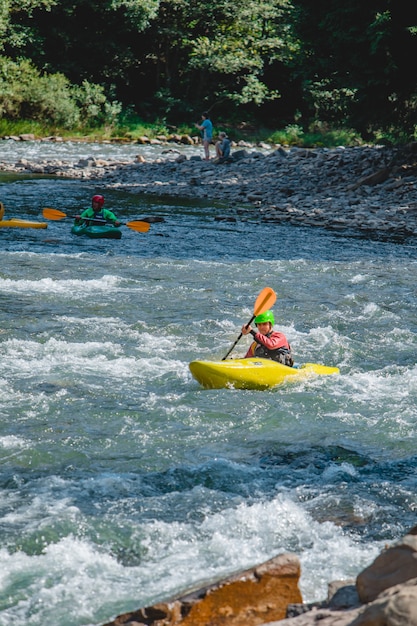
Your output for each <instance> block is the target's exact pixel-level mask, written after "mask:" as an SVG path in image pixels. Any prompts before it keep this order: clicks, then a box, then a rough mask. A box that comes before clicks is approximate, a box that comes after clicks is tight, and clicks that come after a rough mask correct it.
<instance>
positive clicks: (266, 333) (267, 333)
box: [242, 311, 294, 367]
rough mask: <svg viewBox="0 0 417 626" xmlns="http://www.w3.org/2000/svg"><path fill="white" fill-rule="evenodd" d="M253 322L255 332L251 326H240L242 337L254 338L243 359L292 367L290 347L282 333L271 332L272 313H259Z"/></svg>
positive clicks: (273, 321) (273, 322)
mask: <svg viewBox="0 0 417 626" xmlns="http://www.w3.org/2000/svg"><path fill="white" fill-rule="evenodd" d="M254 322H255V324H256V327H257V330H254V329H253V328H252V326H242V335H249V334H251V335H252V337H253V338H254V342H253V343H252V344H251V346H250V348H249V350H248V351H247V353H246V354H245V357H244V358H245V359H249V358H253V357H258V358H262V359H272V360H273V361H277V362H278V363H283V364H284V365H289V366H290V367H292V366H293V365H294V360H293V358H292V356H291V346H290V344H289V343H288V339H287V338H286V336H285V335H284V333H280V332H278V331H276V330H273V326H274V324H275V320H274V314H273V313H272V311H265V313H261V314H260V315H258V316H257V317H255V320H254Z"/></svg>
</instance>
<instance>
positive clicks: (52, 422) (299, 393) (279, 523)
mask: <svg viewBox="0 0 417 626" xmlns="http://www.w3.org/2000/svg"><path fill="white" fill-rule="evenodd" d="M42 145H43V144H42ZM42 145H41V144H34V146H32V147H31V149H33V150H35V152H36V151H38V152H37V155H38V156H40V151H41V150H42V149H43V148H42ZM19 149H20V146H19ZM48 149H50V146H48ZM56 149H57V150H59V147H58V146H57V148H56ZM65 149H66V150H68V146H66V147H65ZM92 150H93V147H90V151H89V152H90V153H92V152H91V151H92ZM109 150H111V148H109ZM70 153H71V151H70ZM71 154H72V155H73V158H74V160H77V159H78V158H79V156H80V153H79V150H78V147H77V145H74V147H73V152H72V153H71ZM32 158H33V157H32ZM101 192H103V193H104V195H105V196H106V206H108V207H109V208H112V209H114V210H115V211H116V213H117V214H118V215H119V216H121V217H122V219H123V220H125V221H128V220H132V219H140V218H141V217H148V216H153V217H162V218H163V219H164V220H165V221H163V222H156V223H152V224H151V229H150V231H149V232H148V233H146V234H144V233H137V232H134V231H132V230H130V229H128V228H127V227H125V228H124V230H123V237H122V239H121V240H120V241H108V240H98V241H97V240H96V241H93V240H88V239H83V238H81V237H80V238H77V237H74V236H73V235H71V233H70V225H71V219H69V218H68V219H64V220H62V221H56V222H49V223H48V228H47V229H46V230H27V229H24V230H23V229H22V230H14V229H13V230H12V229H0V303H1V308H0V319H1V324H0V354H1V359H0V381H1V386H0V398H1V402H0V415H1V420H0V458H1V468H0V525H1V535H0V542H1V543H0V625H1V626H15V625H16V626H17V625H20V624H22V623H24V624H25V625H26V626H44V625H45V624H50V623H54V624H55V625H56V626H97V625H100V624H103V623H104V622H106V621H109V620H110V619H112V618H114V617H115V616H116V615H118V614H120V613H124V612H127V611H130V610H134V609H137V608H139V607H142V606H146V605H150V604H154V603H156V602H158V601H161V600H165V599H167V598H169V597H171V596H173V595H179V594H181V593H183V592H185V591H186V590H188V589H189V588H190V587H195V586H196V585H200V584H201V586H203V585H204V583H205V582H206V581H208V580H211V579H216V578H221V577H226V576H228V575H229V574H230V573H232V572H235V571H237V570H240V569H245V568H249V567H252V566H254V565H255V564H258V563H260V562H263V561H265V560H267V559H269V558H272V557H273V556H275V555H277V554H279V553H281V552H288V551H289V552H293V553H296V554H297V555H298V557H299V559H300V562H301V568H302V575H301V580H300V588H301V592H302V595H303V600H304V601H305V602H311V601H314V600H322V599H324V598H325V597H326V595H327V583H328V582H330V581H332V580H340V579H351V578H354V577H355V576H356V575H357V574H358V573H359V572H360V571H361V570H362V569H364V567H366V566H367V565H369V564H370V563H371V562H372V560H373V559H374V558H375V557H376V556H377V555H378V554H379V553H380V551H381V550H382V548H383V546H384V545H385V544H386V543H390V542H392V541H395V540H396V539H397V538H399V537H401V536H402V535H404V534H405V533H406V532H407V530H409V529H410V528H411V527H412V526H414V525H415V523H416V518H415V512H416V508H417V496H416V494H417V484H416V483H417V473H416V439H417V425H416V423H417V422H416V417H417V409H416V406H417V375H416V374H417V366H416V358H415V355H416V349H417V322H416V320H417V296H416V287H415V275H416V270H417V261H416V252H417V244H416V242H415V241H412V240H408V241H407V242H398V241H389V240H387V241H380V240H377V239H375V240H365V239H361V238H360V237H345V236H343V235H342V234H335V233H331V232H327V231H325V230H320V229H308V228H303V227H296V226H291V225H278V224H268V223H265V222H263V223H262V222H258V221H257V220H256V219H255V218H253V219H250V220H248V221H243V220H241V219H240V218H239V214H238V213H237V214H235V218H236V221H235V222H229V221H225V220H224V221H217V220H216V219H215V217H217V216H225V215H227V207H222V206H220V205H217V206H216V205H213V204H211V203H205V204H203V203H197V202H191V201H188V202H181V201H180V200H178V199H175V200H169V199H167V198H156V197H152V198H151V199H149V198H145V197H141V196H133V195H130V194H127V193H124V192H122V191H116V190H111V191H107V190H106V189H102V188H101V187H100V185H98V186H95V185H94V184H93V183H92V182H91V181H89V182H80V181H74V180H64V179H60V178H59V179H54V178H38V177H35V176H30V177H23V176H22V177H18V176H9V175H5V174H2V175H1V178H0V199H1V200H2V201H3V202H4V204H5V206H6V217H20V218H24V219H31V220H36V221H42V220H43V218H42V208H43V207H53V208H57V209H60V210H63V211H65V212H66V213H67V214H68V215H69V216H70V215H73V214H74V213H76V212H79V210H80V209H81V208H84V207H87V206H88V205H89V202H90V198H91V195H92V194H93V193H101ZM245 219H246V218H245ZM265 286H270V287H272V288H273V289H274V290H275V291H276V293H277V303H276V305H275V307H274V311H275V318H276V320H277V324H276V327H277V328H279V329H281V330H283V331H284V332H285V333H286V334H287V336H288V338H289V340H290V342H291V344H292V346H293V351H294V355H295V358H296V361H298V362H305V361H313V362H319V363H324V364H326V365H338V366H339V367H340V375H339V376H330V377H321V378H312V379H309V380H306V381H303V382H300V383H299V384H298V383H297V384H292V385H284V386H282V387H279V388H276V389H274V390H272V391H267V392H258V391H237V390H211V391H207V390H204V389H202V388H201V387H200V386H199V385H198V383H197V382H196V381H195V380H194V379H193V378H192V377H191V375H190V372H189V369H188V364H189V362H190V361H192V360H193V359H196V358H204V359H218V358H222V356H224V354H225V353H226V352H227V351H228V349H229V347H230V346H231V345H232V343H233V342H234V341H235V339H236V337H237V335H238V334H239V332H240V327H241V325H242V323H243V322H247V321H248V320H249V319H250V317H251V315H252V308H253V304H254V301H255V299H256V297H257V295H258V293H259V292H260V291H261V289H262V288H263V287H265ZM248 342H249V340H248V339H247V338H244V339H242V340H241V341H240V342H239V343H238V345H237V346H236V348H235V350H234V353H233V355H232V356H238V355H242V354H243V353H244V351H245V350H246V348H247V347H248Z"/></svg>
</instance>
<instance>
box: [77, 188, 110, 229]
mask: <svg viewBox="0 0 417 626" xmlns="http://www.w3.org/2000/svg"><path fill="white" fill-rule="evenodd" d="M103 205H104V196H99V195H96V196H93V198H92V200H91V209H86V210H85V211H83V212H82V213H81V214H80V215H76V216H75V223H76V224H82V223H83V222H85V223H87V224H90V223H93V224H94V221H95V220H97V221H98V222H100V221H102V222H111V223H112V224H114V225H115V226H121V222H120V221H119V220H118V219H117V217H116V215H115V214H114V213H113V211H109V210H108V209H103Z"/></svg>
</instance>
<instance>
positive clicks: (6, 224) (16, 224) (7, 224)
mask: <svg viewBox="0 0 417 626" xmlns="http://www.w3.org/2000/svg"><path fill="white" fill-rule="evenodd" d="M47 227H48V224H47V223H46V222H30V221H29V220H19V219H17V218H15V217H12V218H11V219H9V220H0V228H47Z"/></svg>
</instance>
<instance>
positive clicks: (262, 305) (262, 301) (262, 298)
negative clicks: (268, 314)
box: [253, 287, 277, 317]
mask: <svg viewBox="0 0 417 626" xmlns="http://www.w3.org/2000/svg"><path fill="white" fill-rule="evenodd" d="M276 299H277V294H276V293H275V291H274V290H273V289H271V287H265V289H262V291H261V293H260V294H259V296H258V297H257V298H256V302H255V306H254V307H253V314H254V316H255V317H256V316H257V315H260V314H261V313H265V311H268V309H270V308H271V307H273V306H274V304H275V301H276Z"/></svg>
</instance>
